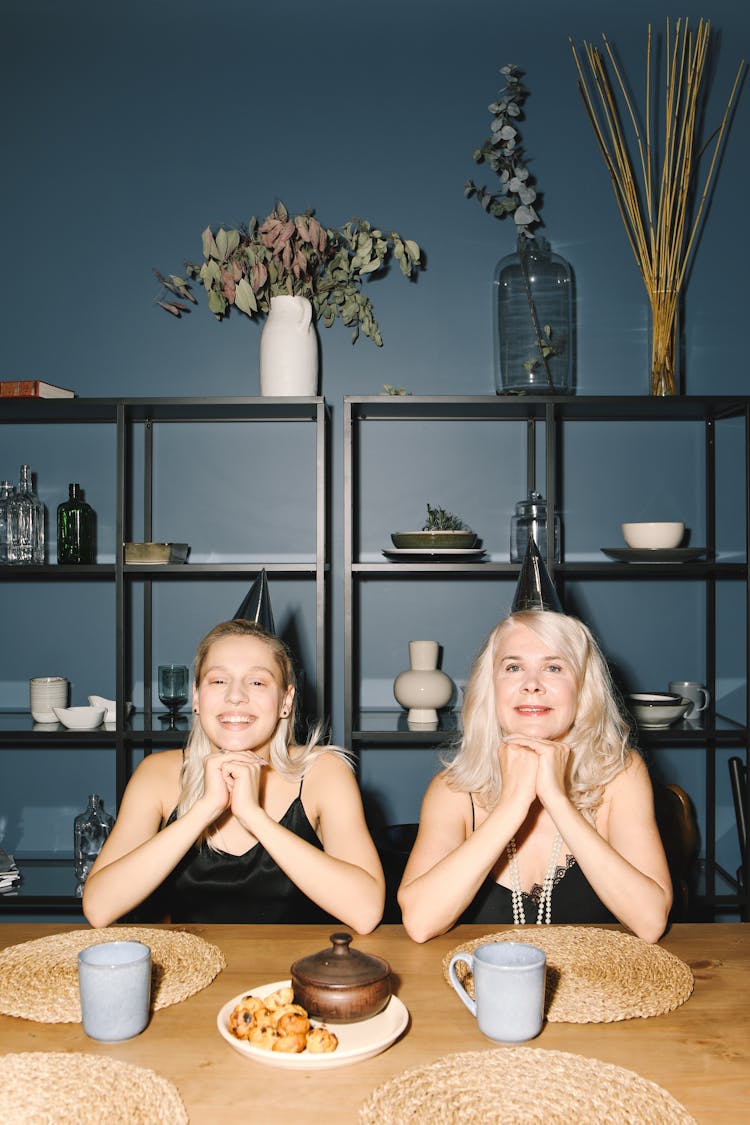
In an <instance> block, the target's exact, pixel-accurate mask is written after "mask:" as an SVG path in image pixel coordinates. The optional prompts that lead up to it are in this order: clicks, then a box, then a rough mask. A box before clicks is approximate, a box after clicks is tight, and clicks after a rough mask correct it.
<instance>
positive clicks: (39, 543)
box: [21, 465, 47, 565]
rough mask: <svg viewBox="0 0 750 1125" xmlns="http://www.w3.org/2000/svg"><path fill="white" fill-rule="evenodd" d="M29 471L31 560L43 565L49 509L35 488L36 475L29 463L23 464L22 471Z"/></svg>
mask: <svg viewBox="0 0 750 1125" xmlns="http://www.w3.org/2000/svg"><path fill="white" fill-rule="evenodd" d="M24 470H26V471H27V474H26V475H27V477H28V491H29V495H30V496H31V502H32V504H33V506H34V511H33V514H32V517H31V561H32V562H33V563H37V564H38V565H41V564H43V563H44V561H45V558H46V543H47V509H46V507H45V506H44V504H43V503H42V501H41V500H40V499H39V496H38V495H37V493H36V490H35V489H34V477H33V475H32V472H31V469H30V468H29V466H28V465H22V466H21V473H22V474H23V472H24Z"/></svg>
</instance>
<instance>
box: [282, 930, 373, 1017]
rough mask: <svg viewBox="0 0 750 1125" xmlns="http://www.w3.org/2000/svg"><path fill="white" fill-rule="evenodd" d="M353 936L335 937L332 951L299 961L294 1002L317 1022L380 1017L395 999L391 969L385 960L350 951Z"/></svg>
mask: <svg viewBox="0 0 750 1125" xmlns="http://www.w3.org/2000/svg"><path fill="white" fill-rule="evenodd" d="M351 940H352V935H351V934H345V933H339V934H331V948H330V949H321V950H320V952H319V953H313V954H311V955H310V956H308V957H302V958H301V959H300V960H299V961H295V962H294V964H293V965H292V967H291V969H290V973H291V977H292V988H293V989H294V999H295V1000H296V1001H297V1003H298V1004H301V1005H302V1007H303V1008H306V1009H307V1011H308V1012H309V1014H310V1015H311V1016H313V1017H314V1018H315V1019H319V1020H325V1021H326V1022H328V1023H356V1022H357V1021H358V1020H366V1019H369V1018H370V1016H375V1015H377V1013H378V1012H380V1011H382V1010H383V1008H384V1007H385V1006H386V1004H387V1003H388V1001H389V1000H390V997H391V967H390V965H389V964H388V962H387V961H384V960H383V958H382V957H375V956H373V955H371V954H369V953H363V952H362V951H361V950H359V949H350V943H351Z"/></svg>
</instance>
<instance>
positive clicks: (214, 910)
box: [158, 785, 336, 923]
mask: <svg viewBox="0 0 750 1125" xmlns="http://www.w3.org/2000/svg"><path fill="white" fill-rule="evenodd" d="M175 819H176V810H175V811H174V812H173V813H172V814H171V816H170V817H169V820H168V821H167V824H171V823H172V822H173V821H174V820H175ZM279 823H280V824H281V825H283V827H284V828H287V829H288V830H289V831H290V832H293V833H294V834H295V836H299V837H300V839H301V840H306V841H307V843H308V844H312V845H313V847H315V848H318V849H319V850H320V851H322V850H323V845H322V844H321V842H320V840H319V839H318V837H317V836H316V834H315V829H314V828H313V827H312V825H311V824H310V821H309V820H308V819H307V815H306V813H305V810H304V807H303V805H302V785H300V790H299V793H298V794H297V796H296V797H295V799H294V800H293V801H292V803H291V805H290V806H289V808H288V809H287V810H286V812H285V813H284V815H283V817H282V818H281V820H280V821H279ZM165 827H166V825H165ZM158 901H159V903H160V905H161V906H162V908H163V910H164V911H165V912H166V913H167V914H168V915H169V916H170V918H171V920H172V922H261V923H267V922H326V923H331V922H335V921H336V919H334V918H332V917H331V916H330V915H329V914H326V912H325V911H324V910H321V909H320V907H319V906H318V905H317V904H316V903H314V902H313V901H312V900H311V899H309V898H308V897H307V895H305V894H303V893H302V891H301V890H300V889H299V887H297V886H296V884H295V883H293V882H292V880H291V879H290V878H289V876H288V875H287V874H286V872H285V871H283V870H282V869H281V868H280V867H279V865H278V864H277V863H276V861H275V860H274V859H272V858H271V856H270V855H269V854H268V852H267V851H266V849H265V848H264V847H263V845H262V844H260V843H257V844H255V845H254V846H253V847H252V848H250V850H249V851H247V852H245V853H244V855H231V854H230V853H229V852H222V851H212V850H211V849H210V848H207V847H206V846H205V845H203V846H202V847H200V846H195V847H193V848H191V849H190V851H189V852H188V853H187V854H186V855H185V856H184V857H183V859H182V860H181V861H180V863H178V865H177V867H175V869H174V871H172V872H171V873H170V874H169V875H168V876H167V878H166V879H165V880H164V883H163V884H162V886H161V888H160V891H159V894H158Z"/></svg>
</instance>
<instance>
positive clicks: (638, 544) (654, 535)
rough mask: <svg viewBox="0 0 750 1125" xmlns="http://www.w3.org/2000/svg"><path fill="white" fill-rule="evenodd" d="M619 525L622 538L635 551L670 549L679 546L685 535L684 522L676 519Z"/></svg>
mask: <svg viewBox="0 0 750 1125" xmlns="http://www.w3.org/2000/svg"><path fill="white" fill-rule="evenodd" d="M620 527H621V529H622V537H623V539H624V540H625V542H626V543H627V545H628V547H631V548H632V549H633V550H635V551H666V550H671V549H673V548H674V547H679V545H680V543H681V542H682V540H683V537H684V535H685V524H684V523H681V522H677V521H673V522H671V523H670V522H666V523H623V524H621V525H620Z"/></svg>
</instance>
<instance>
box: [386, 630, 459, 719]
mask: <svg viewBox="0 0 750 1125" xmlns="http://www.w3.org/2000/svg"><path fill="white" fill-rule="evenodd" d="M438 651H439V648H438V642H437V641H409V665H410V666H409V668H407V670H406V671H405V672H400V673H399V675H398V676H396V679H395V680H394V681H393V694H394V696H395V697H396V701H397V702H398V703H400V704H401V706H402V707H406V708H407V709H408V712H409V713H408V715H407V722H408V723H409V726H410V727H411V726H420V727H430V728H432V729H433V730H434V729H436V728H437V724H438V714H437V712H438V708H439V707H445V706H446V704H447V703H449V702H450V699H451V696H452V695H453V680H452V679H451V678H450V676H448V675H447V674H446V673H445V672H443V671H441V670H440V669H439V668H438V666H437V662H438Z"/></svg>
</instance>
